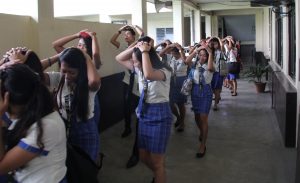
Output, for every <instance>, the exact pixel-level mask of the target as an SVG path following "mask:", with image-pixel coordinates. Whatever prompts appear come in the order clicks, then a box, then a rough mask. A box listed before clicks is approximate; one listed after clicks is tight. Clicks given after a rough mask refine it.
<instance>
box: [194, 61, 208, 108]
mask: <svg viewBox="0 0 300 183" xmlns="http://www.w3.org/2000/svg"><path fill="white" fill-rule="evenodd" d="M191 74H192V79H193V88H192V93H191V100H192V109H193V111H194V113H195V114H209V111H210V107H211V103H212V96H213V92H212V89H211V86H210V84H211V81H212V77H213V72H211V71H208V70H207V64H203V65H200V64H197V65H196V66H195V68H192V69H191Z"/></svg>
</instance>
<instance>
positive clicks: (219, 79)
mask: <svg viewBox="0 0 300 183" xmlns="http://www.w3.org/2000/svg"><path fill="white" fill-rule="evenodd" d="M221 54H222V52H221V50H216V51H215V56H214V59H215V62H214V67H215V72H214V74H213V78H212V81H211V88H212V89H213V90H216V89H222V87H223V79H224V76H221V75H220V59H221Z"/></svg>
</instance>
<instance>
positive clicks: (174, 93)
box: [160, 43, 188, 132]
mask: <svg viewBox="0 0 300 183" xmlns="http://www.w3.org/2000/svg"><path fill="white" fill-rule="evenodd" d="M167 52H170V54H171V56H172V57H171V60H169V61H168V64H169V66H170V67H171V68H172V70H173V72H172V78H171V88H170V105H171V109H172V112H173V114H174V115H175V116H176V119H177V120H176V123H175V128H176V130H177V132H183V131H184V118H185V103H186V101H187V97H186V96H185V95H183V94H181V92H180V91H181V88H182V85H183V82H184V80H185V79H186V76H187V69H188V65H187V64H186V63H185V62H186V57H185V53H184V49H183V48H182V47H181V45H180V44H178V43H173V44H169V45H167V47H166V48H165V49H164V50H162V51H161V52H160V55H163V54H165V53H167ZM177 108H178V109H177Z"/></svg>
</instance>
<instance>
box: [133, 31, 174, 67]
mask: <svg viewBox="0 0 300 183" xmlns="http://www.w3.org/2000/svg"><path fill="white" fill-rule="evenodd" d="M140 41H144V42H148V43H149V42H150V41H151V38H150V37H148V36H144V37H141V38H140V39H139V40H138V42H140ZM133 53H134V54H135V56H136V58H137V60H138V61H139V62H141V63H142V62H143V59H142V52H141V51H140V49H139V48H134V49H133ZM149 57H150V62H151V64H152V67H153V68H154V69H162V68H166V69H167V70H169V71H172V68H171V67H170V66H168V65H167V64H166V63H164V62H161V61H160V58H159V56H158V55H157V53H156V51H155V50H154V48H153V47H151V49H150V50H149Z"/></svg>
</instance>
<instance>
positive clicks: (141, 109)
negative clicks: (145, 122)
mask: <svg viewBox="0 0 300 183" xmlns="http://www.w3.org/2000/svg"><path fill="white" fill-rule="evenodd" d="M147 92H148V81H147V80H146V79H144V81H143V91H142V93H141V96H140V100H139V104H138V109H137V117H138V118H140V117H141V116H142V115H143V112H144V110H145V103H146V95H147Z"/></svg>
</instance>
